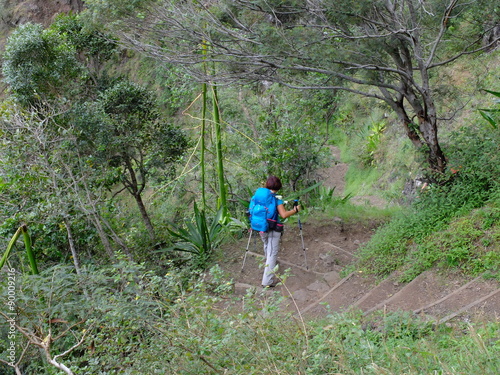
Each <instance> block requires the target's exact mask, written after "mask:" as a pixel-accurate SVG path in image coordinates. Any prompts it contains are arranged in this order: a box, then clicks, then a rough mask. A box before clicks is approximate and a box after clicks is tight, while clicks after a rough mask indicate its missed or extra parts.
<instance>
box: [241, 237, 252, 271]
mask: <svg viewBox="0 0 500 375" xmlns="http://www.w3.org/2000/svg"><path fill="white" fill-rule="evenodd" d="M252 233H253V230H252V228H250V236H248V243H247V249H246V251H245V256H244V257H243V265H242V266H241V272H243V268H245V262H246V261H247V254H248V248H249V247H250V240H251V239H252Z"/></svg>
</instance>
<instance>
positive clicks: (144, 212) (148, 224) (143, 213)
mask: <svg viewBox="0 0 500 375" xmlns="http://www.w3.org/2000/svg"><path fill="white" fill-rule="evenodd" d="M134 198H135V201H136V203H137V206H138V207H139V211H140V212H141V216H142V220H143V221H144V225H145V226H146V229H147V230H148V233H149V237H150V238H151V241H153V242H155V241H156V236H155V230H154V228H153V224H152V223H151V220H150V218H149V215H148V212H147V210H146V206H145V205H144V202H143V200H142V196H141V194H134Z"/></svg>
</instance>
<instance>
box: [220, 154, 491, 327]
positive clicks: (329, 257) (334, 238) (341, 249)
mask: <svg viewBox="0 0 500 375" xmlns="http://www.w3.org/2000/svg"><path fill="white" fill-rule="evenodd" d="M334 152H335V153H337V152H338V150H336V149H334ZM336 156H337V157H338V156H339V155H338V154H337V155H336ZM346 170H347V165H345V164H337V165H333V166H332V167H331V168H328V169H326V170H324V171H323V176H324V184H325V185H327V186H329V187H331V188H333V187H336V188H337V194H341V193H342V191H343V187H344V176H345V172H346ZM353 201H354V202H360V204H371V205H379V206H382V205H384V204H386V203H385V202H383V201H382V200H381V199H380V198H378V197H353ZM302 226H303V231H302V235H303V239H304V247H305V250H304V249H303V248H302V239H301V236H300V231H299V229H298V227H297V226H296V225H291V224H289V225H287V226H286V229H285V232H284V235H283V237H282V247H281V250H280V253H279V257H278V263H279V272H280V273H282V274H285V273H286V274H287V275H288V273H289V276H286V277H285V282H284V285H283V284H278V285H277V286H276V287H275V288H274V289H271V290H265V291H262V288H261V287H260V284H261V282H260V281H261V278H262V272H263V268H262V264H263V262H264V257H263V255H262V254H263V252H262V244H261V241H260V238H258V236H257V235H253V238H252V239H251V241H250V243H248V238H244V239H242V240H241V241H240V242H238V243H237V244H232V245H231V246H230V247H228V248H226V249H225V252H224V254H225V259H226V261H225V262H223V263H222V264H221V266H222V267H223V268H224V269H225V270H226V271H227V272H228V273H229V275H230V277H232V278H233V279H234V281H235V284H234V285H235V294H236V295H238V296H240V297H242V296H244V295H245V294H246V293H247V292H248V291H249V290H250V291H255V293H257V294H259V293H261V295H262V296H264V297H265V295H266V294H267V293H273V292H276V293H280V294H282V295H283V296H284V297H285V298H286V303H284V304H283V306H282V307H283V310H284V311H293V312H299V313H300V314H301V315H302V316H304V317H307V318H318V317H325V316H326V315H327V314H328V313H330V312H343V311H347V310H358V309H359V310H361V311H363V313H364V314H365V315H368V314H371V313H374V314H377V313H382V312H384V313H385V312H390V311H398V310H399V311H407V312H410V313H413V314H418V315H421V316H423V317H425V318H428V319H432V320H435V321H438V322H441V323H444V322H448V321H452V320H454V319H459V320H461V321H465V322H468V321H473V320H475V321H476V320H487V321H497V322H498V321H499V318H500V316H499V315H498V312H499V311H500V284H499V283H498V282H497V281H495V280H485V279H484V278H482V277H481V276H479V277H475V278H473V277H465V276H464V275H463V274H460V273H459V272H449V271H448V272H444V271H442V270H440V269H436V268H434V269H432V270H429V271H426V272H424V273H422V274H421V275H420V276H418V277H417V278H415V279H414V280H413V281H411V282H409V283H402V282H399V281H398V272H397V271H396V272H394V273H393V274H392V275H390V276H389V277H388V278H386V279H384V280H380V279H377V278H376V277H374V276H365V275H364V274H363V273H362V272H357V271H354V272H348V273H346V269H349V267H350V266H352V265H353V264H355V262H356V251H357V250H358V248H359V247H360V246H362V245H363V244H364V243H366V242H367V241H368V240H369V239H370V237H371V235H372V234H373V230H374V229H376V227H377V223H375V222H374V223H371V224H365V225H360V224H346V223H343V222H342V220H341V219H339V218H336V217H332V218H331V220H326V221H323V222H321V223H317V222H315V221H314V220H305V221H304V220H303V223H302ZM247 244H249V251H248V254H247V256H246V260H245V264H244V267H243V268H242V266H243V261H244V259H245V255H244V254H245V251H246V250H245V249H246V247H247ZM306 258H307V259H306ZM350 269H352V267H351V268H350ZM285 270H287V271H286V272H285ZM288 270H289V271H288Z"/></svg>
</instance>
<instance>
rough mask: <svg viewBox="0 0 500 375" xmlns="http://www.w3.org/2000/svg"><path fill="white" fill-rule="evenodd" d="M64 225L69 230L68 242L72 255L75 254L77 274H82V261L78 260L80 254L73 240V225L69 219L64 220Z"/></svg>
mask: <svg viewBox="0 0 500 375" xmlns="http://www.w3.org/2000/svg"><path fill="white" fill-rule="evenodd" d="M64 225H65V226H66V231H67V232H68V243H69V249H70V250H71V255H72V256H73V264H74V265H75V270H76V274H77V275H78V276H80V275H81V271H80V261H79V260H78V254H77V252H76V248H75V241H74V240H73V231H72V230H71V225H70V223H69V220H64Z"/></svg>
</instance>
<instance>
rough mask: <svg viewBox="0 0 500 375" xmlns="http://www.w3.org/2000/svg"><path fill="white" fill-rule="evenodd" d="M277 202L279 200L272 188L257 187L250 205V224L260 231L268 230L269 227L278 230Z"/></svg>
mask: <svg viewBox="0 0 500 375" xmlns="http://www.w3.org/2000/svg"><path fill="white" fill-rule="evenodd" d="M277 203H278V200H277V199H276V196H275V194H274V193H273V192H271V190H269V189H266V188H258V189H257V191H256V192H255V194H254V196H253V197H252V199H251V200H250V206H249V207H248V213H249V214H250V225H251V227H252V229H253V230H256V231H259V232H267V231H268V230H269V229H272V230H276V226H277V224H278V210H277ZM281 228H282V227H281Z"/></svg>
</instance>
